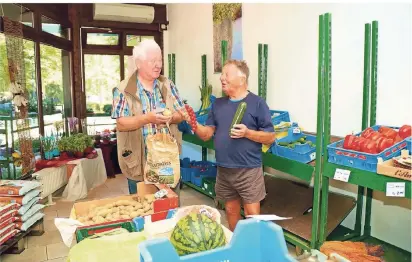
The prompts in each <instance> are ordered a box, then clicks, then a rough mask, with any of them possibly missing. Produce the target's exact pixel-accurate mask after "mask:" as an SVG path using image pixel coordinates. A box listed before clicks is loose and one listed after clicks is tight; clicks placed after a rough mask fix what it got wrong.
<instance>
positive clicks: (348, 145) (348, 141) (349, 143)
mask: <svg viewBox="0 0 412 262" xmlns="http://www.w3.org/2000/svg"><path fill="white" fill-rule="evenodd" d="M355 138H356V136H354V135H347V136H346V137H345V140H344V141H343V148H345V149H353V147H354V145H353V143H354V141H355Z"/></svg>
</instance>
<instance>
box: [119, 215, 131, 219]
mask: <svg viewBox="0 0 412 262" xmlns="http://www.w3.org/2000/svg"><path fill="white" fill-rule="evenodd" d="M120 218H121V219H130V216H129V215H121V216H120Z"/></svg>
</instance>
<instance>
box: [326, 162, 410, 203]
mask: <svg viewBox="0 0 412 262" xmlns="http://www.w3.org/2000/svg"><path fill="white" fill-rule="evenodd" d="M337 168H339V169H344V170H349V171H350V176H349V181H348V183H349V184H354V185H358V186H363V187H366V188H370V189H373V190H377V191H381V192H386V184H387V183H388V182H404V183H405V197H406V198H409V199H411V181H406V180H402V179H398V178H394V177H388V176H384V175H379V174H377V173H374V172H369V171H364V170H360V169H356V168H351V167H347V166H342V165H337V164H332V163H325V169H324V173H323V175H324V176H326V177H329V178H332V179H333V176H334V174H335V170H336V169H337Z"/></svg>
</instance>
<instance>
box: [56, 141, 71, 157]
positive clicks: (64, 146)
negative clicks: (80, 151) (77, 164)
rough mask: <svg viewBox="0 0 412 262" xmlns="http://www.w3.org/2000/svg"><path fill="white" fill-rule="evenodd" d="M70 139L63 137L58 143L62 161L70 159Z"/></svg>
mask: <svg viewBox="0 0 412 262" xmlns="http://www.w3.org/2000/svg"><path fill="white" fill-rule="evenodd" d="M68 142H69V138H68V137H66V136H62V137H61V138H60V139H59V141H58V142H57V147H58V148H59V151H60V159H62V160H64V159H68V158H69V149H70V146H69V143H68Z"/></svg>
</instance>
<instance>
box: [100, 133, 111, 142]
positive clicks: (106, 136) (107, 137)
mask: <svg viewBox="0 0 412 262" xmlns="http://www.w3.org/2000/svg"><path fill="white" fill-rule="evenodd" d="M101 136H102V140H103V144H109V143H110V130H108V129H105V130H104V131H103V132H102V133H101Z"/></svg>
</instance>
